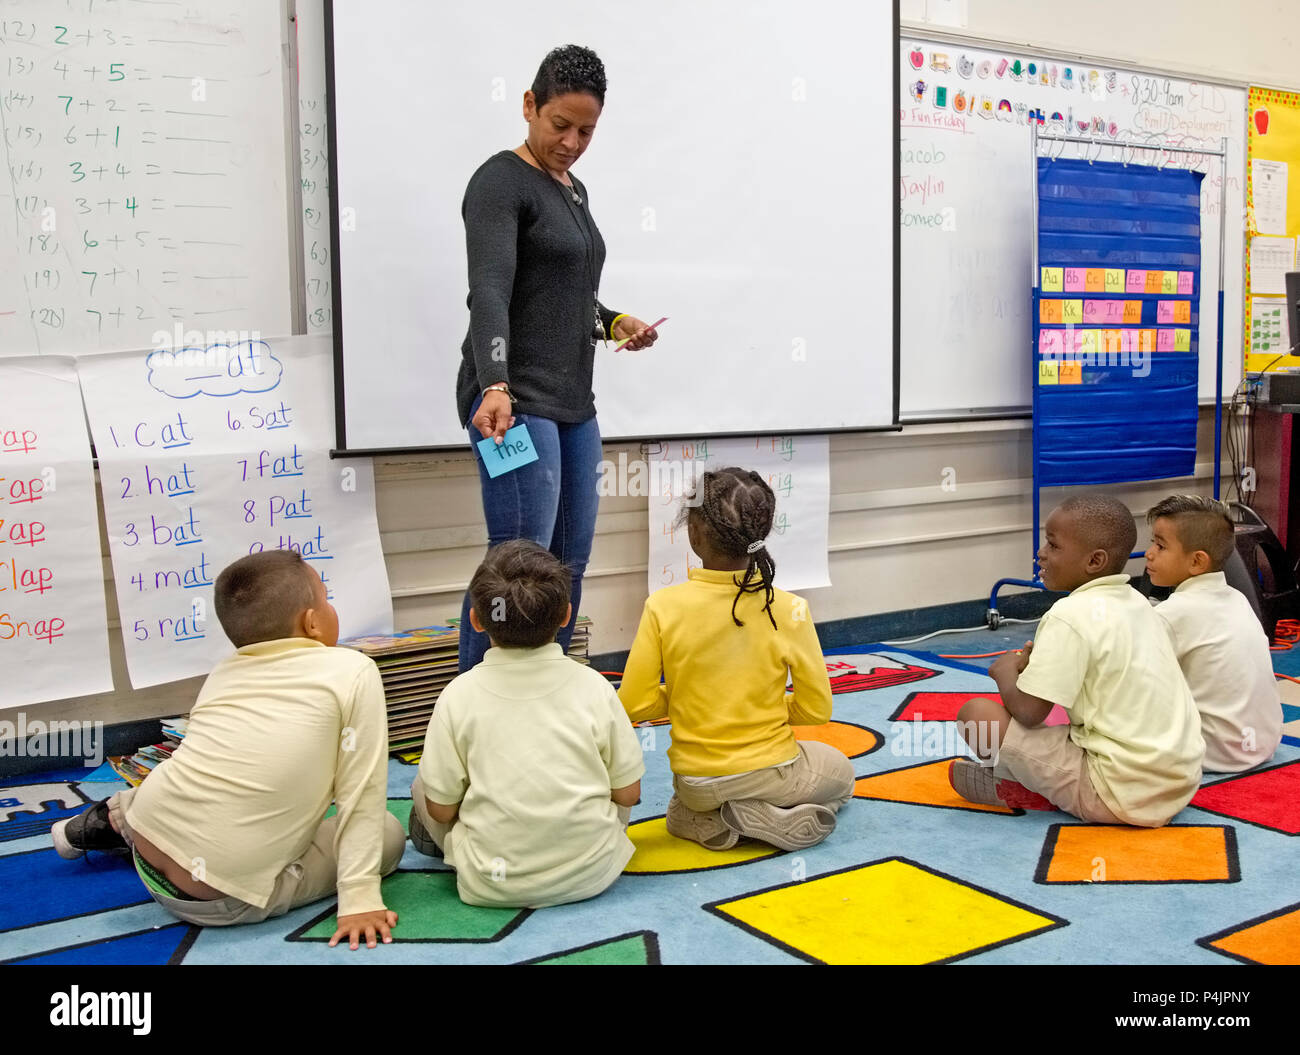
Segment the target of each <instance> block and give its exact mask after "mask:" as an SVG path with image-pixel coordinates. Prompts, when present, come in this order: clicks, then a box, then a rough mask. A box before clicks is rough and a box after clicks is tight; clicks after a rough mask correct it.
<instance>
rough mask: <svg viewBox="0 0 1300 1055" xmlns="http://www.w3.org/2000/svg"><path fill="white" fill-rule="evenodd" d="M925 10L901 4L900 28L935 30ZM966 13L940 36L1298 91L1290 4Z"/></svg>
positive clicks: (969, 4)
mask: <svg viewBox="0 0 1300 1055" xmlns="http://www.w3.org/2000/svg"><path fill="white" fill-rule="evenodd" d="M931 2H932V3H933V0H931ZM958 6H959V5H958ZM925 8H926V3H925V0H900V7H899V13H900V18H901V22H902V25H903V26H904V27H909V26H910V27H913V28H917V29H921V28H929V29H931V30H934V29H938V28H940V27H938V26H937V25H935V24H932V23H928V22H926V21H925V20H924V18H923V12H924V11H925ZM966 9H967V12H966V14H967V23H966V26H965V27H964V28H958V27H955V26H945V27H942V29H943V32H946V33H953V34H960V35H969V36H972V37H976V38H981V39H984V40H994V41H1001V42H1005V43H1008V44H1024V45H1029V46H1035V47H1039V48H1043V49H1052V50H1056V51H1061V52H1064V53H1066V54H1068V55H1085V56H1088V57H1090V58H1099V59H1103V58H1104V59H1112V60H1114V61H1115V62H1116V63H1120V64H1124V63H1128V64H1133V65H1141V66H1150V67H1154V68H1158V69H1165V70H1170V71H1176V72H1179V73H1184V74H1192V75H1196V76H1201V77H1205V78H1207V79H1213V80H1231V81H1239V82H1249V83H1251V84H1260V85H1265V86H1268V87H1274V88H1291V89H1295V88H1300V6H1298V5H1297V4H1296V3H1295V0H1238V2H1236V3H1223V2H1222V0H1163V2H1152V0H1139V2H1137V3H1134V2H1133V0H1088V2H1087V3H1076V2H1072V0H966ZM904 33H906V29H904Z"/></svg>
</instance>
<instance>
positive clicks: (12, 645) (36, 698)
mask: <svg viewBox="0 0 1300 1055" xmlns="http://www.w3.org/2000/svg"><path fill="white" fill-rule="evenodd" d="M0 672H3V673H2V674H0V708H4V707H21V706H24V705H26V704H30V703H39V702H41V701H44V700H61V699H66V698H68V697H70V696H86V695H90V694H92V693H97V692H107V691H109V690H110V689H112V687H113V677H112V673H111V671H110V668H109V663H108V618H107V614H106V612H105V609H104V562H103V557H102V556H101V554H100V550H99V517H98V516H97V514H96V511H95V478H94V472H93V470H92V468H91V463H90V442H89V438H88V437H87V436H86V421H85V418H84V416H83V415H82V411H81V392H80V390H79V389H78V387H77V371H76V366H75V364H74V362H73V361H72V360H71V359H64V358H61V357H57V356H43V357H40V358H27V357H22V358H13V359H0Z"/></svg>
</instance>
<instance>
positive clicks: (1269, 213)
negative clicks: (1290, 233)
mask: <svg viewBox="0 0 1300 1055" xmlns="http://www.w3.org/2000/svg"><path fill="white" fill-rule="evenodd" d="M1250 193H1251V205H1252V207H1253V208H1254V210H1255V229H1256V230H1257V231H1259V233H1260V234H1277V235H1284V234H1286V196H1287V163H1286V162H1285V161H1268V160H1266V159H1264V158H1252V159H1251V161H1250Z"/></svg>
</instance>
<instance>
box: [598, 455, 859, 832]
mask: <svg viewBox="0 0 1300 1055" xmlns="http://www.w3.org/2000/svg"><path fill="white" fill-rule="evenodd" d="M692 497H693V499H695V500H696V504H694V505H687V506H684V507H683V513H682V515H683V517H684V518H685V520H686V527H687V533H688V535H689V538H690V543H691V548H692V549H693V550H694V551H695V553H696V554H697V555H698V556H699V558H700V560H701V561H702V562H703V564H704V567H703V568H692V569H691V570H690V577H689V580H688V581H687V582H684V583H682V584H680V585H678V586H670V587H668V588H667V589H663V590H658V591H657V592H655V593H654V594H652V595H651V596H650V598H649V599H648V600H647V601H646V603H645V610H644V611H643V612H642V615H641V625H640V626H639V627H638V628H637V633H636V640H635V641H633V643H632V651H631V654H630V655H629V656H628V660H627V669H626V670H625V671H624V674H623V684H622V686H621V687H620V689H619V698H620V699H621V700H622V701H623V706H624V707H625V708H626V709H627V713H628V716H629V717H630V718H631V719H632V720H633V721H645V720H650V719H654V718H665V717H666V718H669V719H671V720H672V746H670V747H669V748H668V760H669V762H670V763H671V765H672V769H673V791H674V794H673V797H672V799H671V800H670V801H669V803H668V814H667V826H668V831H669V832H670V833H671V834H672V835H675V836H677V837H678V838H682V839H691V840H694V841H695V842H698V843H700V844H701V845H702V846H706V847H708V848H709V849H711V850H727V849H730V848H731V847H733V846H735V845H736V843H737V842H738V841H739V840H740V839H741V838H742V837H748V838H753V839H758V840H761V841H762V842H766V843H770V844H771V845H773V846H777V847H780V848H781V849H783V850H799V849H804V848H805V847H809V846H813V845H815V844H816V843H819V842H821V841H822V840H823V839H825V838H826V837H827V836H828V835H829V834H830V833H831V832H832V831H833V830H834V828H835V820H836V814H837V812H838V811H839V809H840V807H841V806H843V805H844V804H845V803H846V802H847V801H848V800H849V798H850V796H852V794H853V765H852V763H850V762H849V760H848V759H847V758H846V757H845V756H844V755H843V753H841V752H840V751H838V750H837V749H835V748H834V747H831V746H830V745H828V744H822V743H817V742H808V741H803V742H800V741H797V740H795V738H794V733H793V732H792V731H791V729H790V727H791V725H822V724H824V723H825V722H828V721H830V717H831V686H830V678H829V677H828V676H827V674H826V661H825V658H824V656H823V654H822V650H821V644H820V642H819V641H818V640H817V631H816V629H815V628H814V626H813V621H812V616H811V615H810V613H809V611H808V605H807V604H806V603H805V602H804V601H803V600H802V599H801V598H799V597H796V596H795V595H794V594H790V593H786V592H785V591H784V590H778V589H777V588H776V587H775V586H773V585H772V578H773V576H774V575H775V573H776V565H775V563H774V562H773V560H772V557H771V555H770V554H769V553H768V552H767V546H766V539H767V534H768V532H769V531H771V529H772V519H773V516H774V514H775V510H776V498H775V496H774V495H773V494H772V489H771V488H770V487H768V485H767V483H766V482H765V481H764V480H763V478H762V477H761V476H759V475H758V473H755V472H747V471H746V470H744V469H736V468H729V469H720V470H718V471H717V472H710V473H705V474H704V475H703V476H702V478H701V479H700V482H699V490H698V491H697V493H696V494H695V495H694V496H692ZM661 676H662V677H663V683H662V684H660V677H661ZM787 678H791V679H792V681H793V687H794V692H793V694H787V693H786V691H785V687H786V684H787V680H786V679H787Z"/></svg>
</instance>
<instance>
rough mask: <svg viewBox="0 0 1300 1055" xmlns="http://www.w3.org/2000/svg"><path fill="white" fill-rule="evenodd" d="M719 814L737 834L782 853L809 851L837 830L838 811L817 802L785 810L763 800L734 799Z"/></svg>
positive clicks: (724, 805)
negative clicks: (774, 847)
mask: <svg viewBox="0 0 1300 1055" xmlns="http://www.w3.org/2000/svg"><path fill="white" fill-rule="evenodd" d="M719 813H721V815H722V820H723V821H724V822H725V823H726V825H727V827H729V828H731V829H732V830H733V831H735V832H739V833H740V834H741V835H747V836H749V837H750V838H751V839H759V840H761V841H762V842H765V843H768V844H769V845H771V846H776V847H779V848H780V849H782V850H806V849H807V848H808V847H810V846H816V845H817V844H818V843H819V842H821V841H822V840H823V839H825V838H826V836H828V835H830V833H831V832H833V831H834V830H835V811H834V810H833V809H831V808H830V807H829V806H823V805H821V804H820V803H817V802H805V803H803V804H801V805H799V806H790V807H788V808H783V807H781V806H773V805H772V804H771V803H770V802H764V801H763V800H762V799H732V800H731V801H729V802H724V803H723V804H722V807H721V809H720V810H719Z"/></svg>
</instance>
